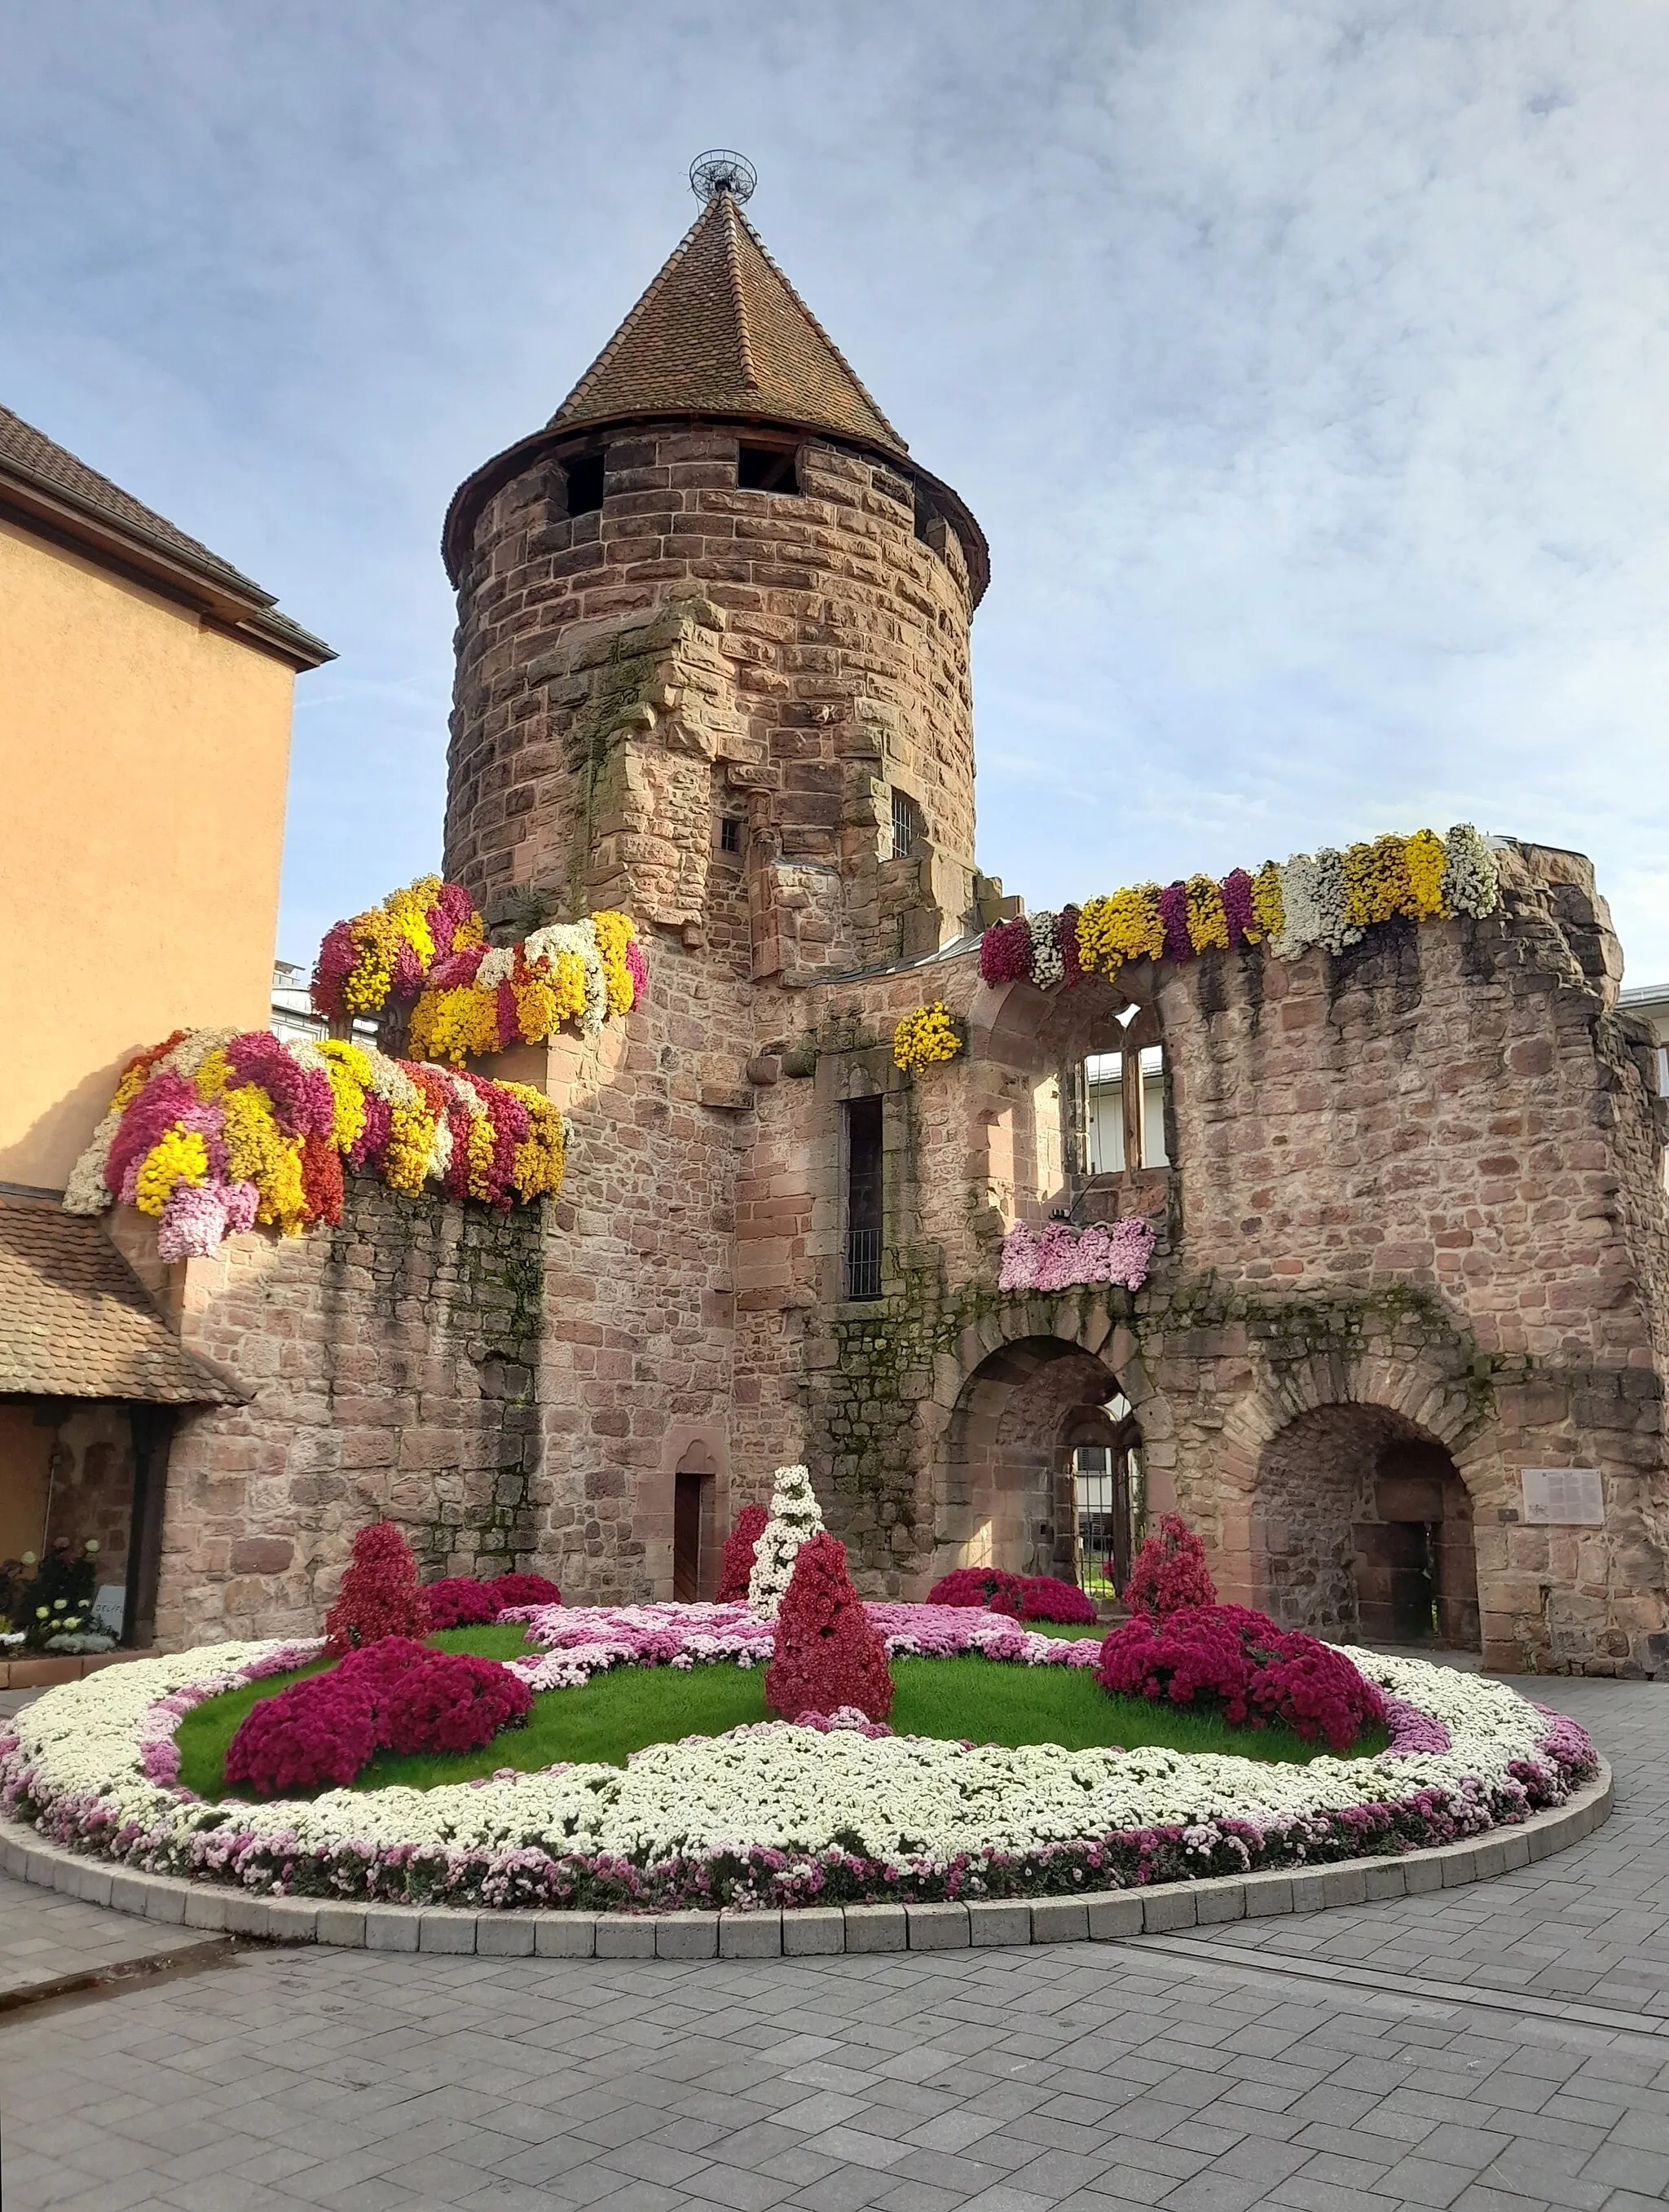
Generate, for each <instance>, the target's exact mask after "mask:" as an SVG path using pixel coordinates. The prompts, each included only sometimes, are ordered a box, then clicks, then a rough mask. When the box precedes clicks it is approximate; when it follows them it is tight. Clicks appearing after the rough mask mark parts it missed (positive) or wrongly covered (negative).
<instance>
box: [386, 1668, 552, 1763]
mask: <svg viewBox="0 0 1669 2212" xmlns="http://www.w3.org/2000/svg"><path fill="white" fill-rule="evenodd" d="M532 1704H533V1692H532V1691H531V1690H530V1689H529V1688H528V1687H527V1684H526V1683H525V1682H524V1681H523V1680H522V1679H521V1675H520V1674H512V1673H511V1672H510V1670H509V1668H508V1667H501V1666H500V1665H499V1663H498V1662H497V1661H496V1659H473V1658H471V1657H470V1656H468V1655H467V1654H466V1653H465V1652H461V1651H442V1652H437V1653H436V1656H435V1659H434V1661H433V1662H432V1664H430V1665H429V1666H426V1667H411V1668H407V1670H406V1671H405V1673H404V1674H401V1675H400V1676H399V1679H398V1680H396V1682H395V1684H394V1686H393V1692H392V1694H391V1695H390V1698H389V1700H388V1743H389V1746H390V1747H391V1749H393V1750H394V1751H405V1752H413V1751H478V1750H479V1749H480V1747H481V1746H482V1745H483V1744H484V1743H490V1742H491V1741H492V1739H493V1738H494V1736H496V1735H497V1734H498V1731H499V1730H500V1729H503V1728H511V1727H514V1726H515V1725H516V1724H517V1723H520V1722H522V1721H525V1720H526V1719H527V1712H528V1709H529V1707H530V1706H531V1705H532Z"/></svg>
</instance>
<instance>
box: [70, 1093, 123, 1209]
mask: <svg viewBox="0 0 1669 2212" xmlns="http://www.w3.org/2000/svg"><path fill="white" fill-rule="evenodd" d="M121 1126H122V1117H121V1115H119V1114H117V1113H110V1114H107V1115H105V1117H104V1119H103V1121H101V1122H100V1124H99V1126H98V1127H97V1128H96V1129H94V1132H93V1141H92V1143H91V1144H90V1145H88V1147H87V1150H86V1151H85V1152H83V1153H82V1156H81V1158H79V1159H78V1160H77V1161H76V1164H75V1165H74V1167H72V1168H71V1169H70V1180H69V1182H67V1183H66V1184H65V1185H64V1212H66V1213H102V1212H105V1210H106V1208H107V1207H108V1206H113V1205H114V1204H115V1202H116V1201H115V1196H114V1194H113V1192H112V1191H111V1190H110V1188H108V1186H107V1183H106V1182H105V1179H104V1164H105V1162H106V1161H107V1159H108V1158H110V1147H111V1146H112V1145H113V1143H114V1142H115V1140H116V1132H117V1130H118V1129H119V1128H120V1127H121Z"/></svg>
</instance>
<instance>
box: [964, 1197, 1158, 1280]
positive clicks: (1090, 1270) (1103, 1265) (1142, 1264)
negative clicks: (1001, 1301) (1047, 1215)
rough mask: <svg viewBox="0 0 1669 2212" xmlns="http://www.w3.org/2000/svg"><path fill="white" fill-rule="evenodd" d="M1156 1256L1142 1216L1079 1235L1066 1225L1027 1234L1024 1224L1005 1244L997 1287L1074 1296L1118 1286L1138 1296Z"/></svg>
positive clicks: (1052, 1224) (1093, 1226)
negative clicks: (1102, 1286) (1095, 1288)
mask: <svg viewBox="0 0 1669 2212" xmlns="http://www.w3.org/2000/svg"><path fill="white" fill-rule="evenodd" d="M1153 1255H1154V1231H1153V1225H1152V1223H1151V1222H1148V1221H1144V1220H1143V1219H1142V1217H1141V1216H1140V1215H1139V1214H1130V1215H1126V1217H1125V1218H1124V1219H1123V1220H1122V1221H1109V1222H1106V1223H1100V1222H1092V1223H1091V1224H1090V1225H1089V1226H1088V1227H1087V1229H1074V1228H1073V1227H1072V1225H1071V1224H1070V1223H1069V1222H1065V1221H1051V1222H1050V1223H1048V1224H1047V1225H1046V1226H1045V1227H1044V1228H1042V1229H1028V1228H1027V1227H1026V1224H1025V1223H1024V1222H1023V1221H1022V1222H1020V1223H1018V1224H1017V1225H1015V1227H1014V1228H1013V1229H1011V1230H1010V1231H1008V1235H1007V1236H1006V1237H1004V1238H1003V1240H1002V1266H1001V1267H1000V1269H999V1270H998V1273H997V1279H996V1286H997V1288H998V1290H1000V1291H1070V1290H1075V1289H1077V1288H1078V1287H1079V1286H1080V1285H1083V1286H1085V1287H1091V1286H1093V1285H1099V1284H1101V1283H1117V1284H1120V1285H1123V1287H1124V1289H1125V1290H1127V1291H1139V1290H1140V1289H1141V1287H1142V1285H1143V1283H1145V1282H1146V1281H1147V1279H1148V1263H1149V1261H1151V1260H1152V1258H1153Z"/></svg>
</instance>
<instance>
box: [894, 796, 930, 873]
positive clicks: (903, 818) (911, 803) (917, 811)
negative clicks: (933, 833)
mask: <svg viewBox="0 0 1669 2212" xmlns="http://www.w3.org/2000/svg"><path fill="white" fill-rule="evenodd" d="M926 834H927V832H926V829H925V828H924V827H923V822H922V810H921V808H920V807H919V806H917V804H916V802H915V800H914V799H912V798H911V796H910V793H908V792H907V791H899V790H897V789H896V788H895V789H894V791H893V793H892V858H893V859H894V860H908V859H909V858H910V856H911V854H912V853H913V852H914V851H915V849H916V848H917V846H918V845H919V844H920V843H921V842H923V838H924V837H925V836H926Z"/></svg>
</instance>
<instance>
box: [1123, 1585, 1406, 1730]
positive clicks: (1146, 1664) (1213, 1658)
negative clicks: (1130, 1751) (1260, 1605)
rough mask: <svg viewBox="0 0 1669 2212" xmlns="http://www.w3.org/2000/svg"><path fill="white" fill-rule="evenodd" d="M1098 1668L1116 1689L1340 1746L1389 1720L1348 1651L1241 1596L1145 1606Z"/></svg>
mask: <svg viewBox="0 0 1669 2212" xmlns="http://www.w3.org/2000/svg"><path fill="white" fill-rule="evenodd" d="M1096 1674H1097V1680H1099V1682H1100V1685H1101V1687H1102V1688H1103V1689H1104V1690H1106V1691H1109V1692H1112V1694H1113V1695H1115V1696H1123V1697H1134V1698H1152V1699H1160V1698H1166V1699H1169V1700H1170V1702H1171V1703H1172V1704H1173V1705H1202V1706H1205V1707H1209V1708H1212V1709H1215V1711H1219V1712H1221V1715H1222V1717H1223V1718H1224V1719H1225V1720H1226V1721H1227V1722H1229V1723H1231V1724H1233V1726H1236V1727H1246V1726H1249V1727H1252V1728H1262V1727H1264V1725H1265V1724H1266V1723H1268V1722H1270V1721H1282V1722H1284V1723H1286V1725H1287V1726H1288V1728H1289V1729H1292V1730H1293V1731H1294V1734H1295V1735H1300V1736H1302V1737H1304V1738H1305V1739H1306V1740H1307V1741H1310V1742H1313V1741H1315V1740H1316V1739H1317V1738H1318V1737H1319V1738H1320V1739H1321V1740H1322V1741H1325V1743H1326V1745H1327V1746H1328V1747H1329V1749H1330V1750H1332V1751H1349V1748H1350V1747H1351V1745H1352V1744H1354V1743H1355V1741H1356V1739H1357V1737H1358V1736H1359V1735H1361V1732H1362V1730H1363V1729H1365V1728H1367V1727H1370V1726H1373V1725H1374V1724H1376V1723H1380V1722H1383V1720H1384V1719H1385V1700H1384V1699H1383V1697H1382V1696H1381V1695H1380V1691H1379V1689H1378V1688H1377V1687H1376V1686H1375V1685H1374V1683H1372V1682H1370V1681H1368V1680H1367V1679H1366V1678H1365V1677H1364V1676H1363V1675H1361V1674H1358V1673H1357V1671H1356V1669H1355V1668H1354V1667H1353V1666H1352V1665H1351V1663H1350V1662H1349V1660H1348V1659H1347V1658H1346V1657H1345V1656H1344V1654H1343V1652H1342V1651H1338V1650H1335V1649H1334V1648H1333V1646H1332V1645H1331V1644H1323V1643H1321V1642H1320V1641H1319V1639H1318V1638H1315V1637H1313V1636H1305V1635H1303V1634H1302V1633H1301V1632H1300V1631H1298V1630H1296V1629H1288V1628H1278V1627H1276V1624H1275V1623H1274V1621H1272V1620H1270V1619H1269V1617H1268V1616H1267V1614H1265V1613H1252V1612H1251V1611H1249V1610H1248V1609H1247V1608H1246V1607H1245V1606H1240V1605H1200V1606H1184V1607H1180V1608H1179V1610H1178V1611H1176V1612H1174V1613H1167V1614H1166V1615H1165V1616H1164V1617H1163V1618H1161V1619H1160V1620H1148V1619H1147V1618H1145V1617H1144V1616H1142V1615H1141V1614H1137V1615H1136V1617H1135V1618H1134V1619H1133V1620H1127V1621H1125V1622H1124V1624H1123V1625H1122V1626H1120V1627H1118V1628H1115V1629H1114V1630H1113V1631H1112V1633H1111V1634H1110V1635H1109V1636H1107V1637H1106V1638H1105V1639H1104V1640H1103V1642H1102V1644H1101V1659H1100V1664H1099V1667H1098V1668H1097V1670H1096Z"/></svg>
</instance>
